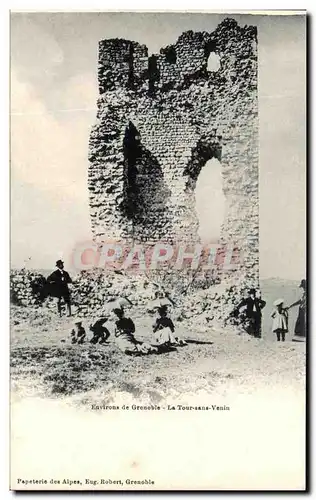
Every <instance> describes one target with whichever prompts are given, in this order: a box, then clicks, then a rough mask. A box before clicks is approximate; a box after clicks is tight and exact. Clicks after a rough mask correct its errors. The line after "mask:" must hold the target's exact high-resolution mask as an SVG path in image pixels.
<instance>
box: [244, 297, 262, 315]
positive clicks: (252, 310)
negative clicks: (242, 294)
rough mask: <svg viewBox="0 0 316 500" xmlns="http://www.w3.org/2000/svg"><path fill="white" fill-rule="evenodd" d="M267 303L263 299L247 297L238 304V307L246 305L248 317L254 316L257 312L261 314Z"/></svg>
mask: <svg viewBox="0 0 316 500" xmlns="http://www.w3.org/2000/svg"><path fill="white" fill-rule="evenodd" d="M265 305H266V302H265V301H264V300H262V299H258V298H255V299H252V298H251V297H247V298H246V299H244V300H242V301H241V303H240V304H239V306H238V309H239V308H241V307H243V306H246V316H247V318H252V317H253V316H254V315H255V314H258V315H260V316H261V314H262V313H261V309H263V308H264V306H265Z"/></svg>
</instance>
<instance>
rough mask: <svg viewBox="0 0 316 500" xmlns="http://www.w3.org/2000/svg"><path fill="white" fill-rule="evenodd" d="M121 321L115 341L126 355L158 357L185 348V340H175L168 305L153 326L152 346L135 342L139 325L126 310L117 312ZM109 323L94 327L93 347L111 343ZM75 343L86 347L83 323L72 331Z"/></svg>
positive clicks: (79, 323)
mask: <svg viewBox="0 0 316 500" xmlns="http://www.w3.org/2000/svg"><path fill="white" fill-rule="evenodd" d="M113 313H114V314H115V315H116V317H117V319H116V321H115V333H114V335H115V340H116V344H117V346H118V347H119V349H120V350H121V351H123V352H124V353H125V354H150V353H158V352H161V351H162V350H167V349H169V348H173V347H177V346H184V345H186V344H187V343H186V342H185V340H183V339H181V338H180V337H178V336H175V335H174V333H175V327H174V324H173V321H172V320H171V318H169V317H168V307H167V305H162V306H160V307H159V308H158V318H157V319H156V321H155V323H154V324H153V327H152V328H153V333H154V334H155V338H154V339H153V342H152V343H147V342H142V341H140V340H137V339H136V338H135V335H134V334H135V324H134V322H133V320H132V319H131V318H127V317H126V316H125V313H124V309H123V307H118V308H115V309H113ZM107 320H108V318H107V317H102V318H100V319H98V320H97V321H96V322H95V323H93V324H91V325H90V330H91V331H92V332H93V337H92V338H91V340H90V342H91V343H92V344H97V343H100V344H104V343H106V342H107V340H108V338H109V336H110V332H109V330H108V329H107V328H106V327H105V326H104V323H105V322H106V321H107ZM70 335H71V342H72V343H73V344H76V343H77V344H83V343H84V341H85V338H86V332H85V329H84V327H83V326H82V321H76V322H75V328H74V329H72V330H71V334H70Z"/></svg>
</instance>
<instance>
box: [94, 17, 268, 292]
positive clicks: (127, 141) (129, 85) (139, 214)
mask: <svg viewBox="0 0 316 500" xmlns="http://www.w3.org/2000/svg"><path fill="white" fill-rule="evenodd" d="M214 54H217V55H218V56H219V59H220V65H219V68H218V70H217V71H209V70H208V68H207V64H208V59H209V57H210V55H211V56H212V55H214ZM98 83H99V94H100V96H99V99H98V112H97V121H96V124H95V125H94V127H93V129H92V132H91V136H90V148H89V161H90V166H89V175H88V187H89V192H90V215H91V225H92V232H93V236H94V238H95V240H103V239H106V240H109V239H114V240H124V239H127V240H131V239H132V240H134V241H137V242H142V241H147V242H156V241H161V240H163V241H168V242H173V243H175V242H179V241H196V240H197V238H198V236H197V234H198V219H197V215H196V212H195V193H194V191H195V185H196V181H197V179H198V176H199V174H200V171H201V169H202V168H203V166H204V165H205V164H206V162H207V161H208V160H209V159H211V158H213V157H215V158H217V159H218V160H219V161H220V162H221V166H222V177H223V191H224V195H225V197H226V215H225V221H224V224H223V226H222V236H221V239H222V242H224V243H225V242H228V243H231V242H234V244H236V245H237V246H238V247H239V248H240V249H241V250H242V252H243V262H242V265H241V267H240V268H239V269H238V270H237V271H236V273H237V274H236V279H237V276H239V278H241V277H242V278H243V279H244V278H246V279H247V282H249V283H250V282H251V284H252V285H256V284H257V283H258V279H259V220H258V219H259V215H258V209H259V200H258V104H257V31H256V28H255V27H253V26H245V27H240V26H238V24H237V22H236V21H235V20H233V19H228V18H227V19H225V20H224V21H223V22H222V23H221V24H220V25H219V26H218V27H217V29H216V30H215V31H214V32H213V33H207V32H199V33H195V32H192V31H187V32H185V33H183V34H182V35H181V36H180V37H179V39H178V41H177V42H176V43H175V45H170V46H168V47H165V48H163V49H161V50H160V53H159V54H157V55H152V56H150V57H148V51H147V48H146V46H144V45H140V44H138V43H136V42H133V41H128V40H122V39H109V40H102V41H101V42H100V43H99V66H98ZM210 217H216V214H210Z"/></svg>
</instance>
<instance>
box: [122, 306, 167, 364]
mask: <svg viewBox="0 0 316 500" xmlns="http://www.w3.org/2000/svg"><path fill="white" fill-rule="evenodd" d="M113 312H114V314H115V315H116V316H117V318H118V319H117V321H116V322H115V337H116V343H117V345H118V347H119V348H120V350H121V351H123V352H124V353H125V354H150V353H152V352H158V348H157V347H155V346H152V345H150V344H147V343H146V342H140V341H139V340H136V338H135V337H134V333H135V324H134V321H133V320H132V319H131V318H126V317H125V315H124V310H123V308H117V309H114V310H113Z"/></svg>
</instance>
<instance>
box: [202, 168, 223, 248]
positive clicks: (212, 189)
mask: <svg viewBox="0 0 316 500" xmlns="http://www.w3.org/2000/svg"><path fill="white" fill-rule="evenodd" d="M195 210H196V213H197V217H198V221H199V231H198V236H199V237H200V239H201V242H202V243H214V242H217V241H218V240H219V238H220V234H221V227H222V224H223V222H224V217H225V195H224V193H223V178H222V166H221V163H220V162H219V161H218V159H216V158H212V159H210V160H208V161H207V162H206V163H205V165H204V167H202V169H201V171H200V174H199V176H198V178H197V181H196V186H195Z"/></svg>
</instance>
